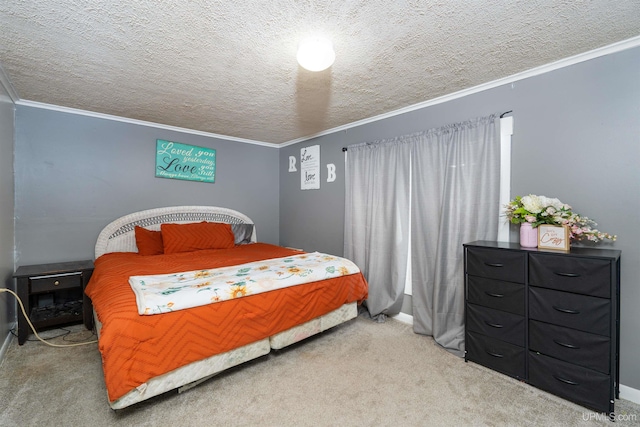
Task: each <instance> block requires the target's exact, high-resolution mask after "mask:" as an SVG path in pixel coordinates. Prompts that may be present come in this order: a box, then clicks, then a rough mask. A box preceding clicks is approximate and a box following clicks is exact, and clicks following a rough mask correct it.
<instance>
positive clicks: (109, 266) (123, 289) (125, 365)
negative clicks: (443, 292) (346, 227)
mask: <svg viewBox="0 0 640 427" xmlns="http://www.w3.org/2000/svg"><path fill="white" fill-rule="evenodd" d="M294 253H299V252H297V251H294V250H291V249H287V248H282V247H279V246H274V245H268V244H264V243H254V244H250V245H243V246H238V247H235V248H232V249H224V250H203V251H197V252H191V253H178V254H170V255H156V256H146V257H143V256H140V255H138V254H136V253H119V252H118V253H107V254H105V255H103V256H101V257H99V258H98V259H97V260H96V262H95V270H94V273H93V275H92V278H91V281H90V283H89V285H88V287H87V290H86V292H87V294H88V295H89V297H90V298H91V300H92V302H93V305H94V310H95V312H96V317H97V320H98V321H99V322H100V324H101V331H100V340H99V345H98V346H99V349H100V352H101V354H102V359H103V369H104V373H105V383H106V385H107V392H108V397H109V401H110V402H111V404H112V406H113V407H114V408H115V407H118V406H119V407H125V406H128V405H129V404H130V403H128V402H129V400H128V399H130V398H131V399H132V400H134V401H138V400H137V399H139V400H144V399H145V398H148V397H149V396H151V395H154V393H155V394H158V393H159V392H162V391H166V390H168V389H170V388H167V383H169V386H171V384H172V383H171V382H172V381H174V382H175V384H176V385H178V383H179V385H183V384H186V383H188V382H190V381H191V379H192V378H196V377H201V376H203V375H204V374H206V375H210V374H214V373H215V372H219V371H220V370H223V369H226V368H228V367H229V366H234V365H235V364H238V363H242V362H243V361H246V360H250V359H252V358H255V357H258V356H260V355H262V354H266V353H267V352H268V350H269V348H271V347H273V348H282V346H285V345H288V344H287V343H291V342H296V341H298V340H300V339H303V338H304V337H306V336H309V335H310V334H313V333H317V332H318V331H321V330H323V328H324V329H326V328H327V327H330V326H329V325H335V324H337V323H340V321H343V320H344V319H346V318H348V317H349V316H352V315H354V313H355V310H356V308H355V305H356V304H355V303H357V302H360V301H362V300H363V299H364V298H366V296H367V284H366V281H365V280H364V278H363V277H362V275H361V274H360V273H358V274H353V275H349V276H343V277H339V278H335V279H329V280H322V281H318V282H313V283H310V284H305V285H299V286H294V287H291V288H286V289H281V290H278V291H271V292H267V293H264V294H258V295H251V296H246V297H243V298H239V299H237V300H232V301H224V302H220V303H214V304H210V305H206V306H202V307H196V308H193V309H188V310H181V311H179V312H172V313H166V314H159V315H151V316H139V315H138V314H137V309H136V302H135V296H134V295H133V292H132V291H131V288H130V287H129V284H128V277H129V276H130V275H149V274H165V273H172V272H176V271H190V270H197V269H205V268H215V267H218V266H223V265H237V264H242V263H245V262H252V261H256V260H259V259H266V258H277V257H283V256H288V255H291V254H294ZM345 304H346V305H347V307H346V308H344V309H342V306H343V305H345ZM343 310H344V311H343ZM323 319H324V320H323ZM318 322H319V323H318ZM336 322H337V323H336ZM292 328H293V329H292ZM212 357H216V358H215V359H213V360H209V361H207V362H204V361H206V360H207V359H210V358H212ZM184 366H190V368H189V369H193V372H194V373H193V374H191V373H185V372H180V374H179V375H177V377H174V376H172V374H171V373H172V372H174V371H176V370H178V369H179V368H182V367H184ZM206 375H205V376H206ZM165 376H166V377H165ZM178 377H180V378H178ZM152 379H159V380H158V381H155V380H154V382H152ZM156 382H157V383H159V385H158V386H157V387H158V388H157V390H156V389H155V387H156ZM158 390H161V391H158ZM156 391H158V392H156ZM131 396H133V397H131ZM120 405H121V406H120Z"/></svg>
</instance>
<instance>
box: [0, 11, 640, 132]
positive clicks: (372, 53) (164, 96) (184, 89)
mask: <svg viewBox="0 0 640 427" xmlns="http://www.w3.org/2000/svg"><path fill="white" fill-rule="evenodd" d="M312 34H323V35H326V36H328V37H329V38H330V39H331V40H332V41H333V44H334V48H335V51H336V61H335V63H334V65H333V66H332V67H331V68H330V69H328V70H326V71H323V72H319V73H312V72H309V71H306V70H304V69H303V68H301V67H299V66H298V65H297V63H296V60H295V58H296V49H297V44H298V41H299V40H300V39H302V38H303V37H305V36H309V35H312ZM639 34H640V2H639V1H638V0H615V1H613V0H556V1H542V0H483V1H481V0H466V1H464V0H431V1H426V0H425V1H419V0H394V1H389V0H335V1H331V0H324V1H322V0H317V1H304V0H298V1H295V0H259V1H258V0H244V1H228V0H226V1H224V0H190V1H184V0H138V1H131V0H129V1H124V0H37V1H36V0H31V1H19V0H5V1H2V2H0V65H1V66H2V68H3V69H4V71H5V73H6V75H7V76H8V79H9V81H10V82H11V84H12V85H13V88H14V89H15V92H16V93H17V96H18V97H19V98H20V100H25V101H35V102H42V103H47V104H53V105H58V106H63V107H70V108H77V109H82V110H88V111H92V112H98V113H104V114H111V115H116V116H122V117H126V118H132V119H138V120H144V121H150V122H155V123H161V124H166V125H171V126H178V127H182V128H188V129H194V130H199V131H204V132H211V133H215V134H220V135H226V136H232V137H236V138H242V139H250V140H255V141H262V142H269V143H276V144H279V143H284V142H288V141H292V140H297V139H300V138H304V137H307V136H310V135H313V134H315V133H318V132H322V131H325V130H327V129H332V128H335V127H339V126H342V125H346V124H349V123H352V122H356V121H358V120H362V119H367V118H370V117H374V116H377V115H380V114H384V113H388V112H390V111H394V110H398V109H400V108H403V107H407V106H410V105H413V104H417V103H421V102H425V101H428V100H431V99H434V98H437V97H439V96H442V95H446V94H450V93H453V92H457V91H459V90H462V89H466V88H469V87H473V86H476V85H479V84H482V83H486V82H490V81H493V80H496V79H499V78H502V77H506V76H509V75H512V74H515V73H518V72H522V71H525V70H529V69H531V68H534V67H537V66H540V65H544V64H547V63H550V62H553V61H556V60H559V59H562V58H566V57H569V56H573V55H576V54H579V53H583V52H587V51H589V50H593V49H595V48H599V47H602V46H606V45H609V44H612V43H615V42H618V41H621V40H626V39H629V38H632V37H635V36H637V35H639Z"/></svg>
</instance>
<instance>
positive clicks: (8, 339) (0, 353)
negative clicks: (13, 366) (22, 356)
mask: <svg viewBox="0 0 640 427" xmlns="http://www.w3.org/2000/svg"><path fill="white" fill-rule="evenodd" d="M14 327H15V322H14V324H12V325H9V333H7V336H6V337H5V339H4V342H3V343H2V347H0V365H2V361H3V360H4V355H5V353H6V352H7V350H8V349H9V344H11V339H12V338H13V334H12V333H11V329H13V328H14Z"/></svg>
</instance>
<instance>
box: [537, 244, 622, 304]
mask: <svg viewBox="0 0 640 427" xmlns="http://www.w3.org/2000/svg"><path fill="white" fill-rule="evenodd" d="M610 283H611V263H610V262H609V261H607V260H599V259H585V258H580V257H572V256H562V257H559V256H554V255H549V254H531V256H530V258H529V284H530V285H532V286H541V287H543V288H551V289H557V290H560V291H567V292H575V293H579V294H584V295H593V296H597V297H602V298H610V297H611V295H610V290H611V285H610Z"/></svg>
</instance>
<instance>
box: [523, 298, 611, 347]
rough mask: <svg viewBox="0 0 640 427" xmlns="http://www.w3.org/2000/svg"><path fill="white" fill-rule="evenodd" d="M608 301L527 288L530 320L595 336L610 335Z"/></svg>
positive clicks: (609, 302) (609, 304) (609, 306)
mask: <svg viewBox="0 0 640 427" xmlns="http://www.w3.org/2000/svg"><path fill="white" fill-rule="evenodd" d="M610 316H611V301H610V300H608V299H604V298H597V297H589V296H586V295H579V294H571V293H569V292H560V291H553V290H551V289H544V288H536V287H533V286H532V287H530V288H529V318H530V319H534V320H541V321H543V322H547V323H552V324H554V325H561V326H567V327H569V328H573V329H578V330H580V331H585V332H591V333H594V334H600V335H606V336H609V335H610V334H611V319H610Z"/></svg>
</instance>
